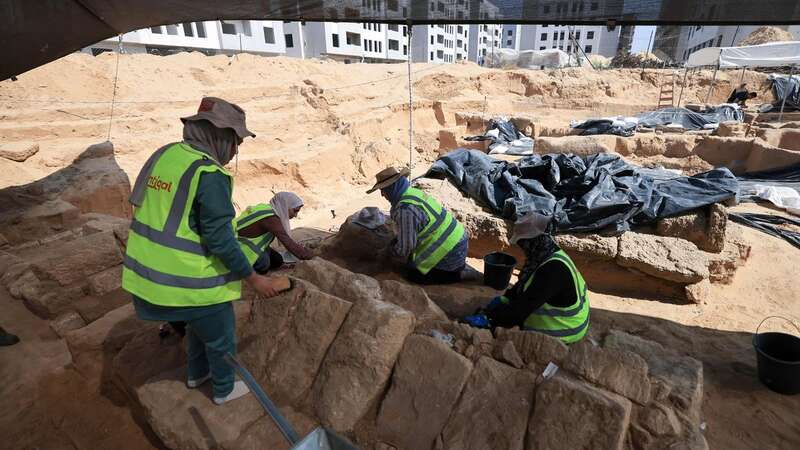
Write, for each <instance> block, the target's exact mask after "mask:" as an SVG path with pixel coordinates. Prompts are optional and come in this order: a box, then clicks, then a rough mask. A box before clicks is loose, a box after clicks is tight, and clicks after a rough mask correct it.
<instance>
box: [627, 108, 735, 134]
mask: <svg viewBox="0 0 800 450" xmlns="http://www.w3.org/2000/svg"><path fill="white" fill-rule="evenodd" d="M742 120H744V113H742V109H741V108H739V107H738V106H736V105H732V104H722V105H719V106H716V107H714V108H712V109H709V110H706V111H704V112H694V111H690V110H688V109H686V108H663V109H659V110H656V111H652V112H648V113H644V114H641V115H639V125H640V126H643V127H648V128H655V127H658V126H667V125H672V126H674V125H679V126H681V127H682V128H684V129H686V130H702V129H704V128H707V127H706V126H707V125H719V124H720V122H728V121H737V122H741V121H742Z"/></svg>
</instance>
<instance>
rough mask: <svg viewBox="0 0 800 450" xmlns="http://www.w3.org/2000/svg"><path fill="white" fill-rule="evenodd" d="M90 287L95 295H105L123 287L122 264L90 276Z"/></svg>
mask: <svg viewBox="0 0 800 450" xmlns="http://www.w3.org/2000/svg"><path fill="white" fill-rule="evenodd" d="M89 288H90V289H91V292H92V294H94V295H98V296H100V295H105V294H107V293H109V292H112V291H115V290H117V289H121V288H122V265H119V266H114V267H111V268H109V269H106V270H104V271H102V272H98V273H96V274H94V275H92V276H90V277H89Z"/></svg>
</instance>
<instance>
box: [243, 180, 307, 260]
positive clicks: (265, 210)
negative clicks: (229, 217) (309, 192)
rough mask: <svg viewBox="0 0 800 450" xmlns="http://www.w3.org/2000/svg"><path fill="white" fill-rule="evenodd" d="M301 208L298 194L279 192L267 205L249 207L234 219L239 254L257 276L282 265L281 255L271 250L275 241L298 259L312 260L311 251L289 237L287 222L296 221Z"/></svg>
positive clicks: (289, 228)
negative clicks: (245, 258) (279, 242)
mask: <svg viewBox="0 0 800 450" xmlns="http://www.w3.org/2000/svg"><path fill="white" fill-rule="evenodd" d="M302 207H303V200H302V199H301V198H300V197H298V196H297V194H294V193H291V192H278V193H277V194H275V196H273V197H272V200H270V201H269V203H259V204H257V205H253V206H248V207H247V208H245V210H244V211H242V213H241V214H240V215H239V217H237V218H236V222H235V224H236V225H235V226H236V233H237V234H238V236H239V242H240V244H241V246H242V251H243V252H244V255H245V256H246V257H247V261H248V262H249V263H250V264H252V266H253V269H255V271H256V272H258V273H260V274H265V273H267V272H268V271H270V270H275V269H277V268H279V267H281V266H282V265H283V257H282V256H281V254H280V253H278V252H277V251H275V250H273V249H272V248H270V244H272V241H273V240H275V238H278V240H279V241H281V244H283V246H284V247H286V250H288V251H289V252H290V253H291V254H293V255H294V256H296V257H297V258H298V259H301V260H306V259H311V258H313V257H314V254H313V253H311V251H310V250H308V249H307V248H305V247H303V245H302V244H299V243H297V242H295V240H294V239H292V237H291V236H290V235H289V231H290V230H291V226H290V225H289V221H290V220H291V219H294V218H295V217H297V214H298V213H299V212H300V209H301V208H302Z"/></svg>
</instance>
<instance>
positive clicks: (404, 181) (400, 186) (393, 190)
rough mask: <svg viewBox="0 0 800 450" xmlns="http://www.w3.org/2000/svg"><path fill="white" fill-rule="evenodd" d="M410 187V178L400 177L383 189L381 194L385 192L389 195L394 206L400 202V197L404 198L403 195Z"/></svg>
mask: <svg viewBox="0 0 800 450" xmlns="http://www.w3.org/2000/svg"><path fill="white" fill-rule="evenodd" d="M409 186H411V183H410V182H409V181H408V178H406V177H400V179H399V180H397V181H395V182H394V183H392V184H390V185H389V186H386V187H385V188H383V189H381V192H385V193H386V194H388V195H389V203H391V204H392V206H394V205H396V204H397V202H399V201H400V197H402V196H403V193H404V192H405V191H406V189H408V187H409Z"/></svg>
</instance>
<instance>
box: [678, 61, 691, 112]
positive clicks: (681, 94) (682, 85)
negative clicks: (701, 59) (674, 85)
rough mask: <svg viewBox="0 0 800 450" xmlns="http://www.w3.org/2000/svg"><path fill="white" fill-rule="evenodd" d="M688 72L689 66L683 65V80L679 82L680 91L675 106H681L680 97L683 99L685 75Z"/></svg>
mask: <svg viewBox="0 0 800 450" xmlns="http://www.w3.org/2000/svg"><path fill="white" fill-rule="evenodd" d="M688 73H689V68H688V67H685V68H684V69H683V82H682V83H681V93H680V94H679V95H678V105H677V108H680V107H681V99H683V88H684V87H685V86H686V75H687V74H688Z"/></svg>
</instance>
